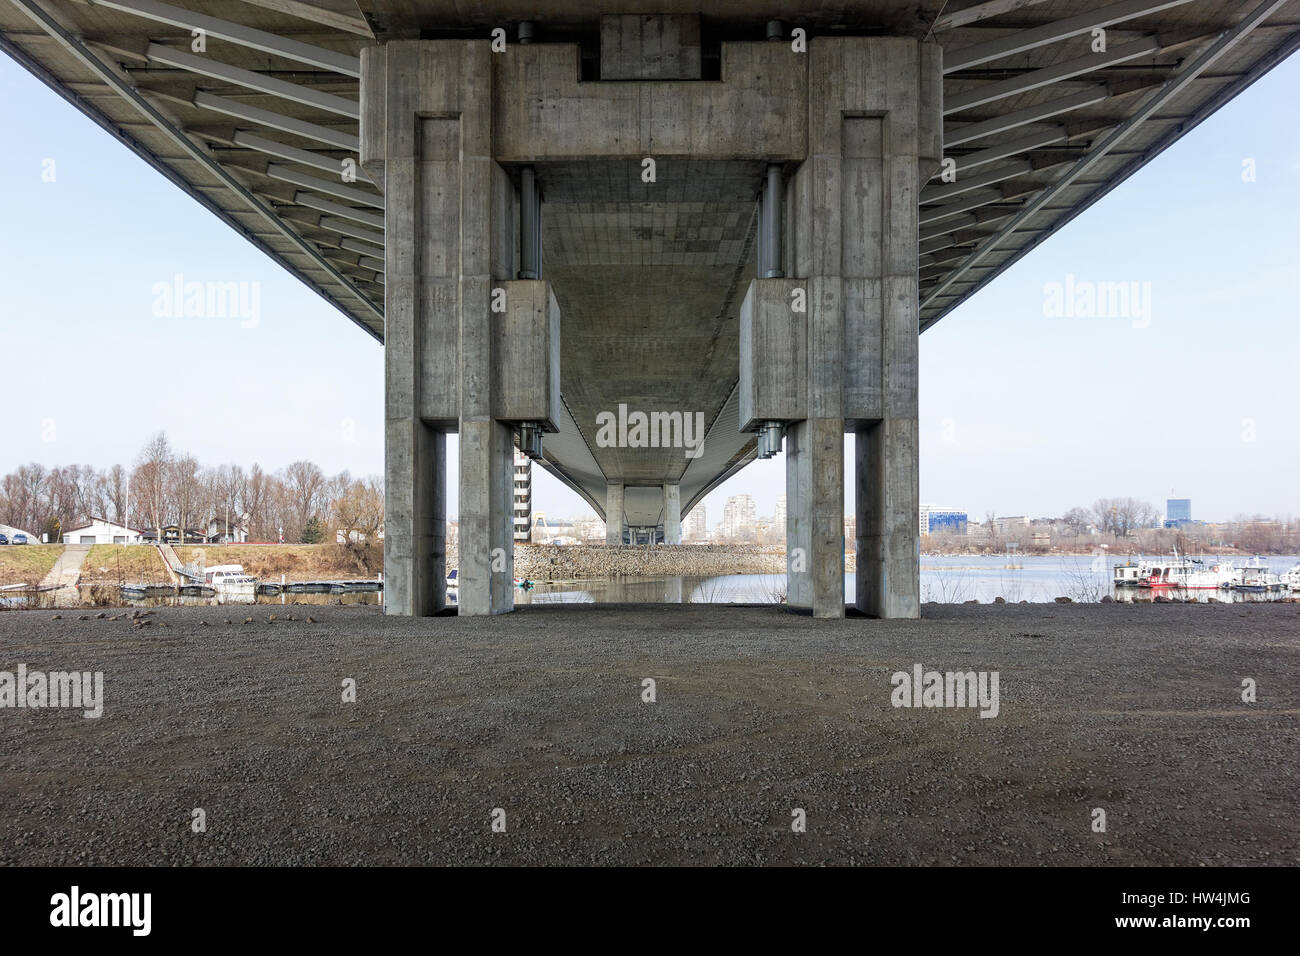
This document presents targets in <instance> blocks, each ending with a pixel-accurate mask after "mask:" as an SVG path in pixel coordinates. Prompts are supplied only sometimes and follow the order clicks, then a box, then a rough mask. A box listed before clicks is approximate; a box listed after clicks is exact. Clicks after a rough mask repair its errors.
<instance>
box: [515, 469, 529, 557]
mask: <svg viewBox="0 0 1300 956" xmlns="http://www.w3.org/2000/svg"><path fill="white" fill-rule="evenodd" d="M514 482H515V487H514V512H515V520H514V532H515V540H516V541H524V542H528V541H532V540H533V460H532V459H531V458H529V457H528V456H527V455H525V454H523V453H522V452H520V451H519V449H518V448H516V449H515V479H514Z"/></svg>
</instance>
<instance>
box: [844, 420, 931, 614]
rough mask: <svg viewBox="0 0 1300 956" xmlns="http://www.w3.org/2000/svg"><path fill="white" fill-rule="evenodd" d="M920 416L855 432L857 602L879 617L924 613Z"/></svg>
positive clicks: (889, 421) (884, 421) (881, 423)
mask: <svg viewBox="0 0 1300 956" xmlns="http://www.w3.org/2000/svg"><path fill="white" fill-rule="evenodd" d="M917 439H918V435H917V420H916V418H915V417H911V418H907V417H902V416H899V417H890V418H886V419H884V420H883V421H881V422H878V423H877V424H875V425H872V426H870V427H866V428H861V429H859V430H858V433H857V435H856V436H855V450H856V454H855V456H854V457H855V458H856V459H857V468H856V472H855V474H856V478H857V481H856V486H857V487H856V492H857V493H856V510H857V542H856V544H857V555H858V571H857V575H856V581H857V595H856V601H857V606H858V608H859V609H860V610H862V611H863V612H865V613H867V614H871V615H873V616H875V617H891V618H898V617H902V618H916V617H920V616H921V603H920V602H921V572H920V550H919V549H920V537H919V527H918V519H917V513H918V511H919V510H920V488H919V485H918V480H917V446H918V440H917Z"/></svg>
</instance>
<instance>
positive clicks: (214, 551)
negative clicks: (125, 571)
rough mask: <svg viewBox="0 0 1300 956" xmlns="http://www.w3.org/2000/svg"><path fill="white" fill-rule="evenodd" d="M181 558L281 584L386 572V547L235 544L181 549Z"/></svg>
mask: <svg viewBox="0 0 1300 956" xmlns="http://www.w3.org/2000/svg"><path fill="white" fill-rule="evenodd" d="M176 554H177V556H178V557H179V558H180V559H181V561H183V562H185V563H186V564H189V563H191V562H195V561H199V560H202V561H203V562H204V565H205V566H206V567H212V566H213V565H214V564H240V565H243V567H244V570H245V571H247V572H248V573H249V574H251V575H253V576H254V577H258V578H263V579H265V580H267V581H279V580H280V575H282V574H283V575H284V577H285V580H287V581H333V580H343V579H349V578H357V579H361V578H373V577H374V576H375V575H376V574H378V573H379V572H380V571H383V570H384V549H383V548H382V547H377V548H369V549H361V550H359V551H353V550H351V549H349V548H344V547H342V546H340V545H337V544H231V545H220V546H216V547H202V548H196V547H192V546H186V547H178V548H177V549H176Z"/></svg>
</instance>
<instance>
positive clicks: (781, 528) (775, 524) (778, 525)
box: [772, 495, 785, 535]
mask: <svg viewBox="0 0 1300 956" xmlns="http://www.w3.org/2000/svg"><path fill="white" fill-rule="evenodd" d="M772 529H773V530H774V531H775V532H776V533H777V534H781V535H783V534H785V495H782V496H781V497H780V498H777V499H776V510H775V511H773V513H772Z"/></svg>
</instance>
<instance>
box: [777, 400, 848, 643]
mask: <svg viewBox="0 0 1300 956" xmlns="http://www.w3.org/2000/svg"><path fill="white" fill-rule="evenodd" d="M785 455H786V461H785V494H786V532H785V542H786V543H785V548H786V583H787V588H788V592H787V598H786V600H787V601H788V603H789V604H790V606H791V607H801V608H807V609H809V610H811V611H812V612H813V616H814V617H843V616H844V423H843V421H842V420H840V419H833V418H815V419H811V418H810V419H807V420H805V421H801V422H795V423H794V424H792V425H791V426H790V427H789V429H788V430H787V431H786V436H785Z"/></svg>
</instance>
